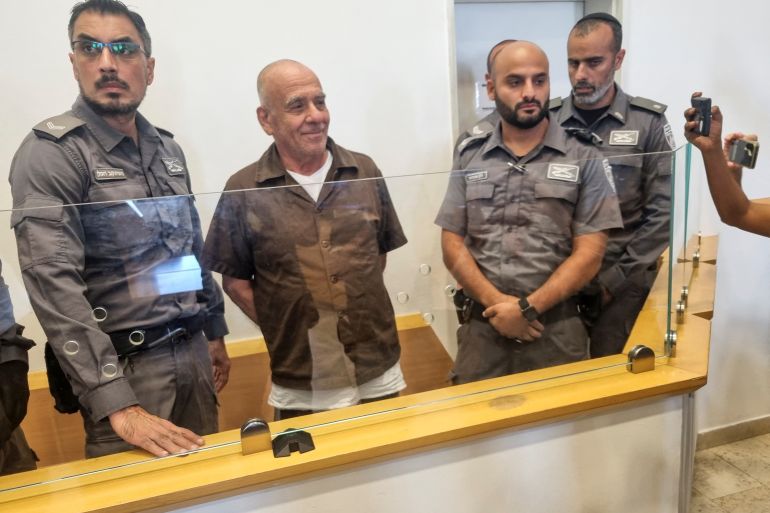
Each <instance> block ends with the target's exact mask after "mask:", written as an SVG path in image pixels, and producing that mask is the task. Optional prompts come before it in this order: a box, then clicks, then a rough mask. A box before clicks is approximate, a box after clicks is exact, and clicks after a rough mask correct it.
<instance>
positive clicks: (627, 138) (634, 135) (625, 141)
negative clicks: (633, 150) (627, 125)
mask: <svg viewBox="0 0 770 513" xmlns="http://www.w3.org/2000/svg"><path fill="white" fill-rule="evenodd" d="M638 142H639V130H613V131H612V132H610V145H611V146H636V144H637V143H638Z"/></svg>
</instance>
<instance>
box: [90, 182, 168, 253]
mask: <svg viewBox="0 0 770 513" xmlns="http://www.w3.org/2000/svg"><path fill="white" fill-rule="evenodd" d="M88 197H89V200H90V202H89V203H88V204H86V205H83V206H81V207H80V217H81V223H82V224H83V231H84V233H85V253H86V256H87V257H97V258H105V259H110V260H123V259H126V258H130V257H131V255H132V254H135V252H136V251H137V250H138V249H139V248H146V247H147V246H148V245H150V244H153V243H154V242H155V241H156V240H157V237H158V233H159V232H160V231H161V226H160V223H159V221H158V218H157V216H156V215H155V205H154V204H153V202H154V200H153V199H150V198H146V193H145V190H144V188H143V187H142V186H141V185H139V184H134V183H120V184H109V185H95V186H92V187H91V189H90V190H89V191H88Z"/></svg>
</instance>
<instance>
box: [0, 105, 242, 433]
mask: <svg viewBox="0 0 770 513" xmlns="http://www.w3.org/2000/svg"><path fill="white" fill-rule="evenodd" d="M136 124H137V129H138V132H139V148H137V147H136V145H135V144H134V142H133V140H131V138H129V137H127V136H125V135H123V134H121V133H120V132H117V131H116V130H114V129H113V128H111V127H110V126H109V125H107V123H106V122H105V121H104V120H103V119H102V118H101V117H100V116H98V115H96V114H95V113H94V112H93V111H92V110H91V109H90V108H89V107H88V106H87V105H86V104H85V103H84V102H83V100H82V99H81V98H78V100H77V101H76V102H75V104H74V105H73V107H72V110H71V111H70V112H68V113H66V114H64V115H61V116H56V117H54V118H50V119H48V120H45V121H43V122H42V123H40V124H39V125H37V126H36V127H35V128H34V129H33V132H32V133H31V134H29V135H28V136H27V137H26V138H25V139H24V141H23V142H22V144H21V147H20V148H19V150H18V151H17V153H16V155H15V157H14V159H13V162H12V164H11V174H10V182H11V188H12V193H13V206H14V209H15V211H14V213H13V215H12V217H11V224H12V226H13V228H14V229H15V231H16V238H17V243H18V251H19V261H20V264H21V269H22V274H23V278H24V283H25V285H26V288H27V293H28V294H29V298H30V301H31V303H32V306H33V308H34V310H35V313H36V315H37V317H38V319H39V320H40V323H41V325H42V326H43V329H44V330H45V333H46V336H47V337H48V340H49V342H50V343H51V345H52V347H53V350H54V353H55V354H56V356H57V357H58V359H59V361H60V362H61V365H62V368H63V370H64V372H65V374H67V376H68V377H69V379H70V382H71V383H72V387H73V391H74V392H75V394H76V395H78V397H79V400H80V403H81V404H82V405H83V407H84V408H85V409H86V411H87V412H88V413H89V414H90V415H91V417H92V419H94V420H99V419H102V418H104V417H106V416H107V415H109V414H110V413H113V412H115V411H117V410H119V409H121V408H125V407H127V406H131V405H134V404H137V400H136V397H135V395H134V393H133V391H132V390H131V387H130V385H129V384H128V381H127V380H126V379H125V377H124V376H123V373H122V371H121V367H120V365H118V358H117V355H116V352H115V350H114V348H113V346H112V343H111V342H110V338H109V337H108V336H107V335H106V333H110V332H113V331H121V330H128V329H134V328H139V327H152V326H158V325H163V324H165V323H168V322H172V321H175V320H179V319H183V318H186V317H191V316H194V315H196V314H198V313H199V312H200V311H201V310H202V311H204V312H205V313H206V314H207V317H206V323H205V325H204V331H205V332H206V335H207V336H208V338H209V339H213V338H216V337H219V336H223V335H225V334H226V333H227V326H226V324H225V322H224V307H223V297H222V292H221V290H220V289H219V287H218V286H217V285H216V283H215V282H214V281H213V280H212V278H211V274H210V273H209V272H205V271H203V270H202V269H201V268H200V266H199V265H198V264H197V261H198V260H199V258H198V257H199V255H200V252H201V250H202V247H203V238H202V235H201V229H200V220H199V218H198V214H197V212H196V210H195V207H194V205H193V199H192V198H191V197H189V196H183V195H186V194H189V193H190V178H189V175H188V172H187V165H186V163H185V158H184V155H183V153H182V150H181V148H180V147H179V145H178V144H177V143H176V142H175V141H174V140H173V138H172V137H173V136H172V135H171V134H170V133H168V132H166V131H163V130H159V129H156V128H155V127H153V126H152V125H151V124H150V123H149V122H148V121H147V120H146V119H145V118H144V117H142V116H141V115H140V114H137V116H136ZM127 200H135V201H127ZM182 275H184V276H186V278H187V280H183V281H186V282H187V283H181V284H180V283H178V281H177V282H175V281H174V279H173V278H175V277H178V276H182ZM96 307H102V308H103V309H104V311H106V318H105V319H104V320H103V321H101V322H100V323H99V322H97V320H95V318H94V316H93V309H94V308H96ZM97 318H99V316H97Z"/></svg>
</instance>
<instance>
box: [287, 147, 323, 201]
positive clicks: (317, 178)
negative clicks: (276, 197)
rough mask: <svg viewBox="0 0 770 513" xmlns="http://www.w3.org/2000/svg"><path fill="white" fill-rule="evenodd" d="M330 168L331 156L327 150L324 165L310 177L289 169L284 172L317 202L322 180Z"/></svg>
mask: <svg viewBox="0 0 770 513" xmlns="http://www.w3.org/2000/svg"><path fill="white" fill-rule="evenodd" d="M331 167H332V154H331V152H330V151H329V150H326V161H324V165H323V166H321V167H320V168H319V169H318V170H317V171H314V172H313V174H311V175H302V174H299V173H297V172H296V171H292V170H290V169H287V170H286V172H287V173H289V175H291V177H292V178H294V180H296V182H297V183H298V184H300V185H301V186H302V188H303V189H305V192H307V193H308V194H309V195H310V197H311V198H313V201H316V202H317V201H318V196H319V195H320V194H321V187H323V185H324V179H325V178H326V173H328V172H329V169H331Z"/></svg>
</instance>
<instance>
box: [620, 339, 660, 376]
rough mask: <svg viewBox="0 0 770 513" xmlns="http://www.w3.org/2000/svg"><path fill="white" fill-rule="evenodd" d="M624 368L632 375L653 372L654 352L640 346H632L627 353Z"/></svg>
mask: <svg viewBox="0 0 770 513" xmlns="http://www.w3.org/2000/svg"><path fill="white" fill-rule="evenodd" d="M626 368H627V369H628V371H629V372H632V373H634V374H639V373H640V372H647V371H651V370H655V351H653V350H652V349H650V348H649V347H647V346H645V345H642V344H639V345H636V346H634V347H633V349H631V350H630V351H629V352H628V365H627V367H626Z"/></svg>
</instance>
